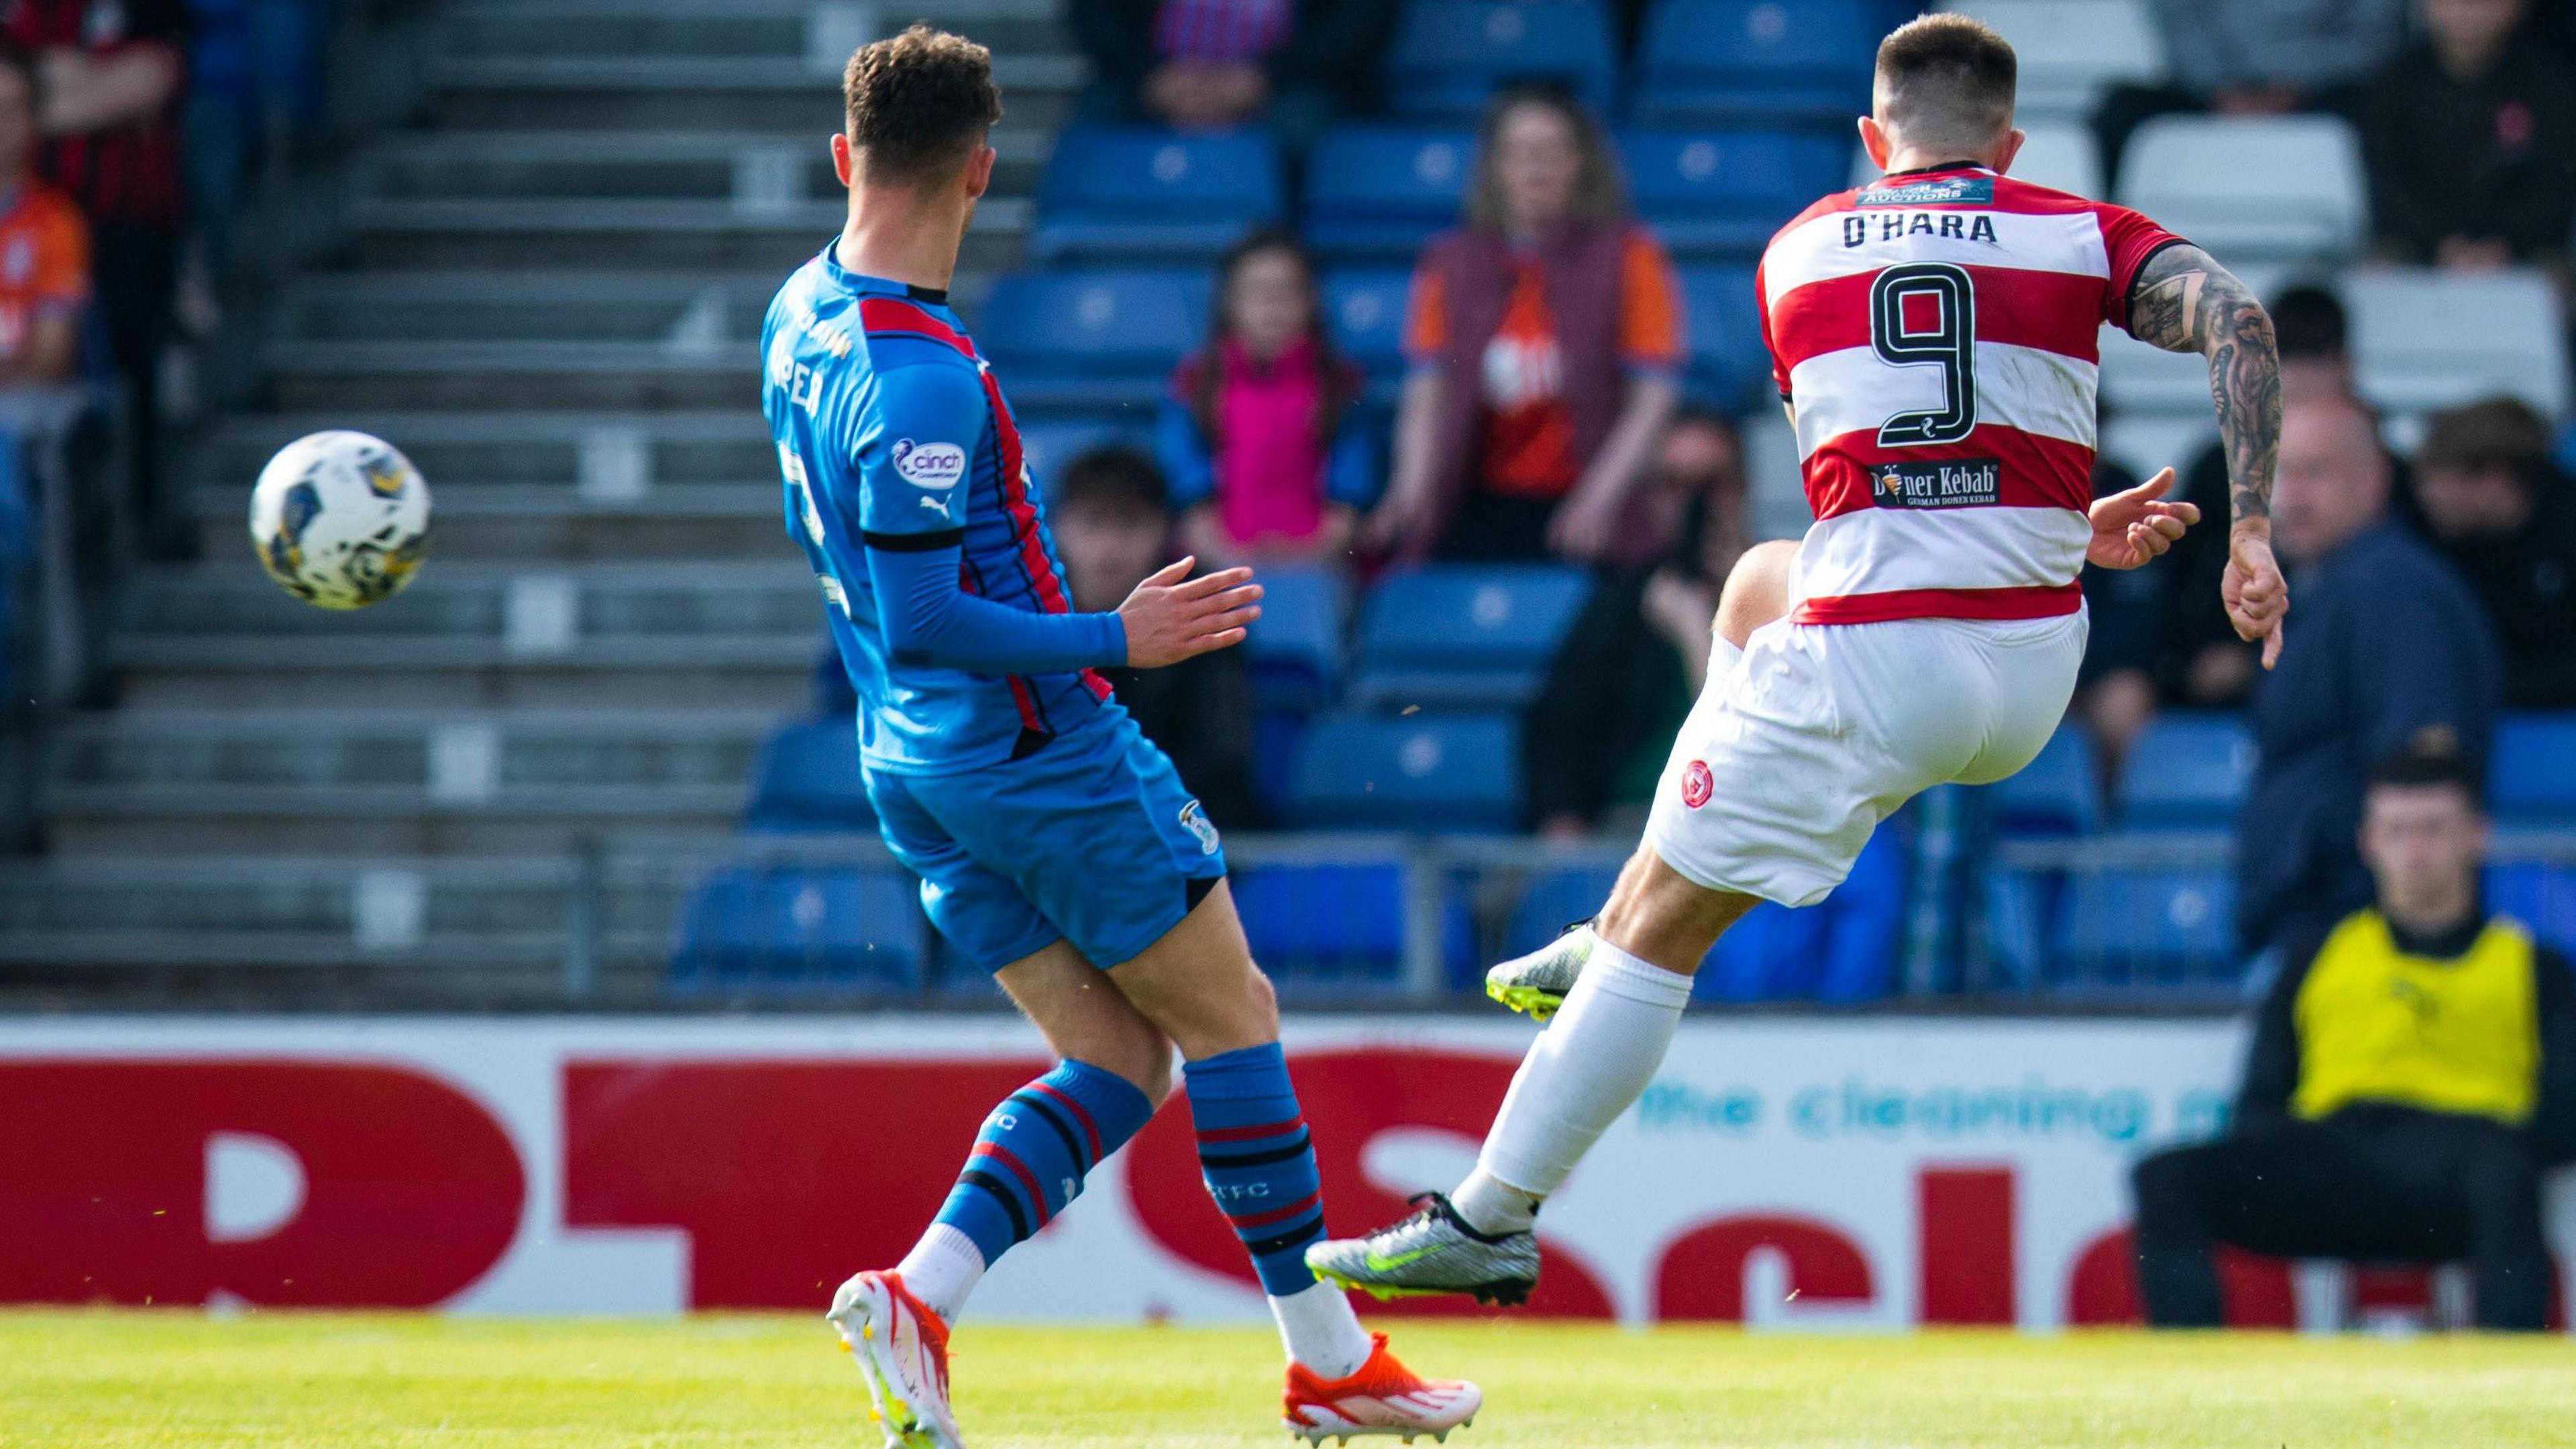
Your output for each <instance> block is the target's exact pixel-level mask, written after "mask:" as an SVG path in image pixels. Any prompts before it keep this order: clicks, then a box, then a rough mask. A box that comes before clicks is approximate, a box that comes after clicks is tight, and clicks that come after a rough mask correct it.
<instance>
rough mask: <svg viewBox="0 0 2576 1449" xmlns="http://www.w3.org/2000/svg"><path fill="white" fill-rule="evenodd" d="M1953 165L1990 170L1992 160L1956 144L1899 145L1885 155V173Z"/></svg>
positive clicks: (1933, 169)
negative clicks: (1972, 153)
mask: <svg viewBox="0 0 2576 1449" xmlns="http://www.w3.org/2000/svg"><path fill="white" fill-rule="evenodd" d="M1953 166H1983V167H1985V168H1986V169H1987V170H1989V171H1992V170H1993V169H1994V165H1993V163H1992V162H1987V161H1980V160H1978V159H1977V158H1976V157H1974V156H1971V155H1969V154H1968V153H1967V152H1966V151H1965V150H1962V149H1961V148H1959V147H1957V146H1901V147H1898V148H1897V149H1895V150H1893V151H1890V152H1889V153H1888V155H1887V174H1888V175H1890V176H1896V175H1901V174H1903V173H1905V172H1908V171H1938V170H1946V169H1948V168H1950V167H1953Z"/></svg>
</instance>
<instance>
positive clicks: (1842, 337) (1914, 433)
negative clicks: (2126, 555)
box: [1754, 166, 2180, 624]
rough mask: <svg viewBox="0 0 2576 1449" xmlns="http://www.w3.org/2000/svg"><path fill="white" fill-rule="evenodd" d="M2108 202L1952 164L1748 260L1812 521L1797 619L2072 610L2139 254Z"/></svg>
mask: <svg viewBox="0 0 2576 1449" xmlns="http://www.w3.org/2000/svg"><path fill="white" fill-rule="evenodd" d="M2179 240H2180V238H2177V237H2175V236H2174V235H2173V234H2172V233H2170V232H2167V231H2165V230H2164V229H2163V228H2161V227H2159V226H2157V225H2156V224H2155V223H2154V222H2151V221H2149V220H2147V219H2146V218H2145V217H2143V216H2140V215H2139V214H2138V213H2136V212H2134V211H2130V210H2128V209H2126V208H2124V207H2118V206H2107V205H2104V204H2102V203H2099V202H2093V201H2087V200H2085V199H2083V198H2082V197H2078V196H2070V195H2067V194H2066V193H2064V192H2062V191H2051V190H2049V189H2048V188H2046V187H2044V186H2033V185H2031V184H2030V183H2028V182H2026V181H2016V180H2014V179H2013V178H2011V177H2009V176H1998V175H1996V174H1995V173H1994V172H1992V171H1990V170H1987V169H1985V168H1983V167H1970V166H1955V167H1949V168H1946V169H1944V170H1941V171H1936V172H1930V173H1926V174H1923V175H1919V176H1907V177H1899V178H1896V179H1893V180H1891V181H1890V182H1888V183H1887V184H1885V185H1882V186H1875V187H1869V188H1866V189H1863V190H1859V191H1845V192H1841V193H1839V194H1837V195H1833V196H1829V197H1826V198H1825V199H1824V200H1822V201H1820V202H1817V203H1816V204H1815V205H1814V206H1811V207H1809V208H1808V209H1807V210H1806V211H1805V212H1804V213H1803V214H1801V215H1800V216H1799V217H1798V219H1797V220H1795V221H1793V222H1791V223H1789V225H1788V226H1786V227H1784V228H1782V229H1781V231H1780V234H1779V235H1778V236H1776V237H1773V238H1772V240H1771V245H1770V247H1769V248H1768V249H1766V250H1765V251H1764V252H1763V254H1762V266H1761V269H1760V270H1759V271H1758V272H1756V273H1755V282H1754V285H1755V289H1756V291H1758V292H1759V293H1760V298H1759V300H1760V302H1761V304H1762V335H1763V340H1764V341H1765V342H1766V343H1767V344H1769V346H1770V349H1771V358H1772V376H1773V380H1774V381H1775V382H1777V383H1778V384H1779V388H1780V395H1781V396H1782V397H1783V398H1785V399H1787V400H1788V402H1789V405H1790V414H1791V417H1792V418H1793V420H1794V421H1795V423H1796V425H1797V430H1798V456H1799V458H1800V459H1801V471H1802V472H1803V473H1804V474H1805V477H1806V484H1807V502H1808V504H1809V506H1810V507H1811V508H1813V510H1814V511H1815V516H1816V524H1815V527H1814V528H1812V529H1811V530H1809V532H1808V534H1807V538H1806V542H1805V544H1804V545H1803V546H1802V547H1801V548H1800V550H1799V555H1798V565H1797V568H1798V579H1799V585H1800V589H1801V592H1802V595H1803V597H1802V598H1801V600H1800V602H1799V604H1798V608H1797V611H1796V613H1795V615H1794V616H1793V617H1795V619H1796V620H1797V621H1798V622H1799V623H1802V624H1867V623H1875V622H1879V621H1882V620H1892V619H2041V618H2052V617H2055V616H2058V615H2063V614H2071V613H2073V612H2075V611H2076V610H2078V609H2080V608H2082V607H2083V606H2084V596H2083V592H2082V590H2080V589H2079V588H2078V587H2077V586H2076V582H2075V579H2076V573H2077V571H2078V570H2080V569H2081V568H2082V567H2083V566H2084V551H2085V546H2086V545H2087V544H2088V543H2089V542H2090V541H2091V538H2092V528H2091V526H2090V524H2089V523H2088V522H2087V521H2086V519H2085V510H2086V508H2087V507H2089V506H2090V505H2091V503H2092V501H2093V484H2092V475H2093V444H2094V388H2095V382H2096V377H2097V373H2098V371H2099V357H2100V352H2099V348H2100V340H2099V337H2100V332H2101V329H2102V326H2103V324H2104V323H2110V324H2112V325H2115V326H2125V325H2126V324H2127V322H2128V320H2129V288H2130V284H2131V283H2132V282H2133V281H2134V280H2135V279H2136V277H2137V275H2138V269H2139V268H2140V267H2141V266H2143V265H2145V263H2146V260H2147V258H2148V257H2150V256H2152V255H2154V254H2155V252H2157V251H2158V250H2159V249H2161V248H2163V247H2165V246H2168V245H2171V244H2173V243H2175V242H2177V241H2179Z"/></svg>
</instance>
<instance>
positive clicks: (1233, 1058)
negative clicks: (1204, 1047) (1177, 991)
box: [1182, 1042, 1324, 1298]
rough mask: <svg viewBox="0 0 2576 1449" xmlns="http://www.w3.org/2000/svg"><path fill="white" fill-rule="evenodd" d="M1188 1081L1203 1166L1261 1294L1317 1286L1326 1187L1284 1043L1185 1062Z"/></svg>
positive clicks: (1283, 1294) (1184, 1074) (1274, 1294)
mask: <svg viewBox="0 0 2576 1449" xmlns="http://www.w3.org/2000/svg"><path fill="white" fill-rule="evenodd" d="M1182 1080H1183V1082H1184V1083H1185V1090H1187V1092H1188V1093H1189V1099H1190V1119H1191V1122H1192V1124H1193V1125H1194V1126H1195V1127H1196V1129H1197V1132H1198V1145H1199V1170H1200V1171H1201V1172H1202V1173H1204V1174H1205V1175H1206V1178H1207V1186H1208V1192H1209V1194H1210V1195H1212V1196H1213V1197H1215V1199H1216V1205H1217V1210H1218V1211H1220V1212H1222V1213H1224V1214H1225V1219H1226V1221H1227V1222H1229V1223H1231V1224H1233V1225H1234V1234H1235V1236H1236V1237H1238V1238H1241V1239H1242V1240H1243V1247H1244V1251H1246V1252H1248V1253H1250V1254H1251V1255H1252V1265H1253V1268H1254V1270H1255V1271H1256V1272H1258V1273H1259V1274H1260V1275H1261V1289H1262V1291H1263V1292H1265V1293H1268V1294H1269V1295H1270V1296H1272V1297H1273V1298H1284V1297H1287V1296H1288V1295H1289V1294H1292V1293H1297V1292H1300V1291H1302V1290H1304V1289H1307V1288H1311V1287H1313V1286H1314V1285H1315V1275H1314V1274H1313V1273H1311V1272H1308V1271H1307V1268H1306V1245H1307V1244H1309V1243H1311V1242H1313V1241H1315V1240H1316V1239H1317V1238H1320V1237H1322V1236H1323V1235H1324V1185H1323V1179H1322V1178H1321V1177H1320V1176H1319V1175H1318V1174H1317V1173H1316V1170H1315V1149H1314V1145H1313V1143H1312V1142H1311V1141H1310V1139H1309V1138H1308V1136H1307V1133H1306V1116H1305V1113H1304V1112H1303V1111H1301V1110H1300V1109H1299V1108H1298V1106H1297V1089H1296V1088H1295V1087H1293V1086H1291V1085H1289V1082H1288V1060H1287V1058H1286V1057H1285V1056H1284V1055H1282V1054H1281V1052H1280V1050H1279V1044H1278V1043H1277V1042H1272V1043H1270V1044H1269V1045H1267V1046H1257V1047H1245V1048H1244V1049H1242V1050H1241V1051H1231V1052H1224V1053H1220V1054H1219V1055H1216V1056H1212V1057H1208V1058H1206V1059H1205V1060H1202V1061H1195V1062H1190V1063H1187V1064H1186V1065H1185V1066H1184V1067H1183V1068H1182Z"/></svg>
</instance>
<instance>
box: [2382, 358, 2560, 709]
mask: <svg viewBox="0 0 2576 1449" xmlns="http://www.w3.org/2000/svg"><path fill="white" fill-rule="evenodd" d="M2414 482H2415V509H2416V512H2417V514H2418V515H2419V516H2420V517H2421V518H2422V520H2423V525H2424V531H2425V534H2426V535H2427V537H2429V538H2430V539H2431V541H2432V544H2433V546H2434V547H2435V548H2436V549H2438V550H2440V551H2441V553H2442V555H2443V556H2444V557H2446V558H2448V559H2449V560H2450V561H2451V566H2452V567H2453V568H2455V569H2457V570H2459V572H2460V577H2461V578H2462V579H2464V580H2466V581H2467V582H2468V585H2469V588H2470V590H2471V591H2472V592H2474V593H2475V594H2476V595H2477V596H2478V599H2479V601H2480V602H2481V603H2483V604H2485V605H2486V611H2487V619H2488V622H2489V623H2491V624H2492V625H2494V627H2495V633H2496V642H2497V644H2498V645H2499V647H2501V648H2502V650H2503V652H2504V702H2505V705H2506V707H2508V708H2511V709H2576V498H2571V497H2570V496H2569V483H2568V480H2567V478H2566V476H2565V475H2564V474H2562V473H2560V472H2559V471H2558V467H2557V464H2556V463H2554V462H2552V461H2551V459H2550V456H2549V424H2548V423H2547V422H2545V421H2543V420H2542V418H2541V416H2540V415H2539V414H2538V413H2535V412H2533V411H2532V410H2531V408H2530V406H2529V405H2528V404H2526V403H2524V402H2523V401H2521V400H2520V399H2518V398H2509V397H2503V398H2493V399H2490V400H2488V401H2486V402H2481V403H2472V404H2471V405H2469V406H2467V407H2464V408H2458V409H2455V410H2453V411H2451V412H2447V413H2443V414H2441V415H2439V416H2437V417H2435V418H2434V419H2433V425H2432V429H2431V431H2430V432H2428V433H2427V434H2426V435H2425V438H2424V446H2423V449H2422V450H2421V451H2420V452H2418V453H2417V454H2416V457H2415V473H2414Z"/></svg>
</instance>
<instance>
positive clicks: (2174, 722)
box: [2120, 711, 2254, 830]
mask: <svg viewBox="0 0 2576 1449" xmlns="http://www.w3.org/2000/svg"><path fill="white" fill-rule="evenodd" d="M2253 778H2254V736H2253V734H2252V733H2251V732H2250V731H2248V730H2247V729H2246V727H2245V722H2244V721H2243V720H2242V719H2239V718H2238V717H2236V716H2235V715H2232V714H2219V713H2215V712H2202V711H2184V712H2177V713H2172V714H2160V715H2157V716H2156V717H2155V718H2154V719H2152V720H2150V721H2148V723H2147V727H2146V728H2145V729H2144V730H2142V731H2140V732H2139V734H2138V737H2137V739H2136V740H2134V741H2133V742H2131V744H2130V746H2129V755H2128V758H2127V759H2126V760H2123V761H2122V762H2121V764H2120V823H2121V825H2122V826H2123V827H2124V828H2126V829H2130V830H2222V829H2226V828H2228V827H2229V826H2231V825H2233V824H2234V823H2235V820H2236V808H2237V806H2239V805H2241V804H2243V803H2244V800H2245V790H2246V787H2247V785H2248V784H2250V783H2251V782H2252V780H2253Z"/></svg>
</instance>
